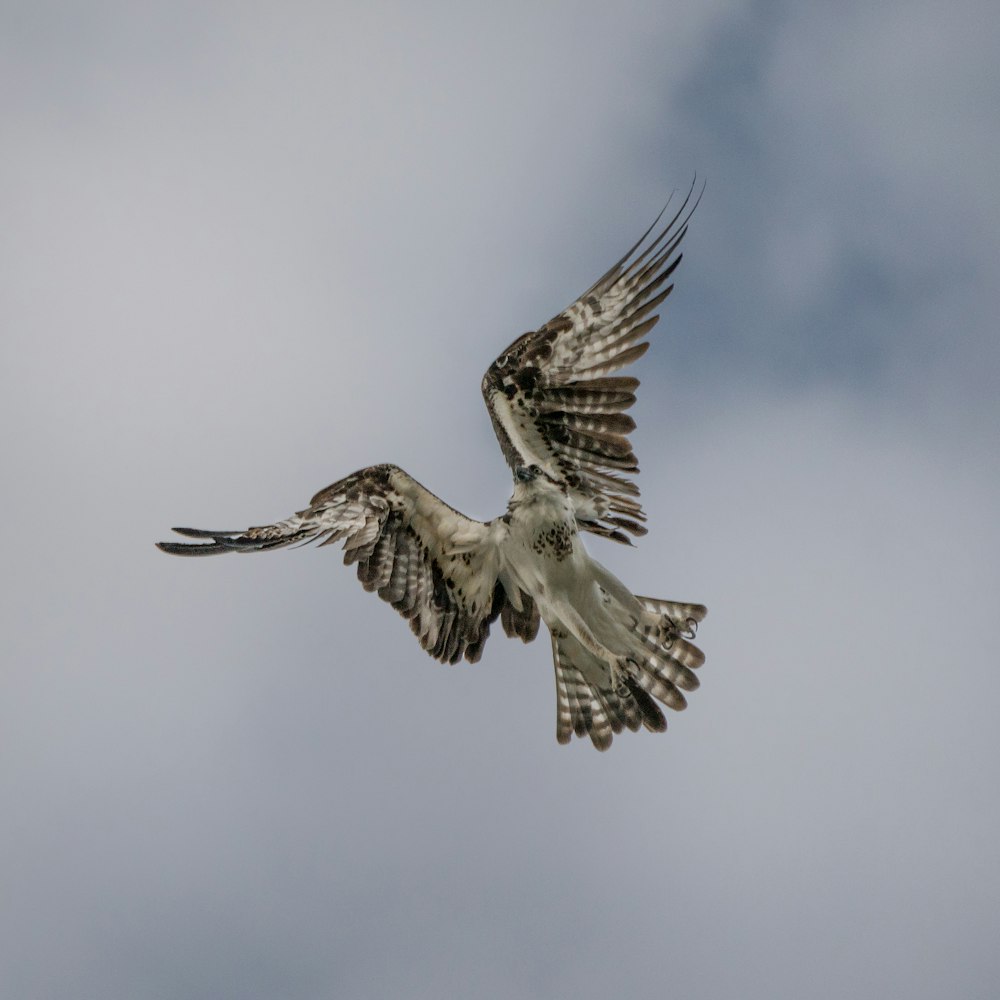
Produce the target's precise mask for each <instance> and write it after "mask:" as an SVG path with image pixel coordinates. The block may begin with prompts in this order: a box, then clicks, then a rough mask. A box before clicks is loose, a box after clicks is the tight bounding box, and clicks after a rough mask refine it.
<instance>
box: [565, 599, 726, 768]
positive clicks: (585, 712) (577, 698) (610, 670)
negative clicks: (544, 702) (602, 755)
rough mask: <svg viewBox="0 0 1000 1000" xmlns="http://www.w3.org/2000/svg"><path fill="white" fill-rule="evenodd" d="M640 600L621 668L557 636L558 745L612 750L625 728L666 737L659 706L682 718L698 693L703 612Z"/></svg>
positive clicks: (690, 606)
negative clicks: (690, 695)
mask: <svg viewBox="0 0 1000 1000" xmlns="http://www.w3.org/2000/svg"><path fill="white" fill-rule="evenodd" d="M636 599H637V600H638V601H639V603H640V605H641V607H642V614H641V617H640V619H639V621H638V622H636V621H635V620H634V618H632V619H630V622H629V624H630V626H631V628H630V630H629V636H630V639H629V648H628V651H627V653H626V654H625V656H624V657H622V659H621V661H619V663H615V664H609V663H607V662H606V661H605V660H603V659H601V658H599V657H598V656H596V655H595V654H594V653H593V652H591V651H590V650H588V649H587V648H585V647H584V645H583V644H582V643H581V642H580V641H579V640H578V639H577V638H576V637H575V636H573V635H572V634H570V633H569V632H568V631H567V630H564V629H560V628H556V629H553V630H552V655H553V660H554V664H555V673H556V712H557V715H556V738H557V739H558V740H559V742H560V743H568V742H569V741H570V739H571V738H572V736H573V734H574V733H575V734H576V735H577V736H581V737H582V736H589V737H590V739H591V742H592V743H593V744H594V746H595V747H597V749H598V750H607V748H608V747H609V746H611V741H612V739H613V736H614V734H615V733H620V732H621V731H622V730H623V729H631V730H632V731H633V732H634V731H636V730H638V729H639V728H640V727H641V726H645V727H646V728H647V729H649V730H651V731H652V732H662V731H663V730H664V729H666V728H667V720H666V717H665V716H664V714H663V711H662V710H661V708H660V705H659V704H657V702H660V703H662V704H663V705H666V706H667V707H668V708H672V709H674V710H676V711H680V710H681V709H683V708H685V707H686V706H687V701H686V699H685V697H684V694H683V692H684V691H694V690H695V689H696V688H697V687H698V684H699V681H698V677H697V675H696V674H695V673H694V671H695V670H697V669H698V667H700V666H701V665H702V663H704V662H705V655H704V653H702V651H701V650H700V649H699V648H698V647H697V646H695V645H694V643H693V642H692V641H691V640H693V639H694V636H695V632H696V631H697V627H698V623H699V622H700V621H701V620H702V619H703V618H704V617H705V614H706V609H705V607H704V605H701V604H685V603H682V602H678V601H663V600H658V599H656V598H651V597H638V598H636ZM620 663H624V664H625V666H624V669H623V668H621V666H620Z"/></svg>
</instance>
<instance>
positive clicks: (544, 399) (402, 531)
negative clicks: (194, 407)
mask: <svg viewBox="0 0 1000 1000" xmlns="http://www.w3.org/2000/svg"><path fill="white" fill-rule="evenodd" d="M692 195H693V188H692V190H691V191H689V192H688V195H687V197H686V198H685V199H684V203H683V204H682V205H681V206H680V209H679V210H678V211H677V213H676V214H675V215H674V216H673V218H671V219H670V221H669V223H667V224H666V225H665V226H664V227H663V228H662V229H661V230H660V231H659V232H658V233H656V234H654V235H652V236H651V234H653V233H654V230H655V229H656V227H657V226H658V224H659V222H660V219H661V218H662V216H663V214H664V212H665V211H666V209H664V210H663V211H661V213H660V216H658V217H657V219H656V220H655V221H654V223H653V225H652V226H650V228H649V229H648V230H647V231H646V232H645V233H644V234H643V235H642V237H641V238H640V239H639V240H638V241H637V242H636V244H635V245H634V246H633V247H632V248H631V249H630V250H629V251H628V252H627V253H626V254H625V255H624V256H623V257H622V258H621V260H619V261H618V262H617V263H616V264H615V265H614V266H613V267H612V268H611V269H610V270H609V271H608V272H607V273H606V274H604V275H603V276H602V277H601V278H599V279H598V280H597V282H595V284H594V285H592V286H591V287H590V288H589V289H588V290H587V291H586V292H584V293H583V294H582V295H581V296H580V297H579V298H578V299H577V300H576V301H575V302H574V303H573V304H572V305H570V306H569V307H568V308H567V309H565V310H563V312H561V313H559V315H558V316H556V317H554V318H553V319H551V320H549V322H548V323H546V324H545V325H544V326H542V327H540V328H539V329H537V330H535V331H533V332H530V333H526V334H524V335H523V336H521V337H519V338H518V339H517V340H515V341H514V342H513V343H512V344H511V345H510V346H509V347H508V348H507V349H506V350H505V351H504V352H503V353H502V354H501V355H500V356H499V357H498V358H497V359H496V361H494V362H493V364H492V365H491V366H490V368H489V370H488V371H487V372H486V375H485V376H484V377H483V382H482V391H483V396H484V398H485V400H486V407H487V409H488V410H489V414H490V419H491V420H492V423H493V429H494V431H495V433H496V436H497V439H498V441H499V443H500V448H501V449H502V451H503V454H504V457H505V458H506V460H507V464H508V465H509V466H510V468H511V471H512V473H513V480H514V492H513V496H512V497H511V499H510V501H509V503H508V504H507V511H506V513H504V514H502V515H501V516H499V517H496V518H494V519H493V520H491V521H486V522H482V521H476V520H473V519H472V518H468V517H466V516H465V515H464V514H460V513H459V512H458V511H457V510H455V509H454V508H452V507H449V506H448V504H446V503H445V502H444V501H443V500H441V499H439V498H438V497H436V496H435V495H434V494H433V493H431V492H429V491H428V490H427V489H425V488H424V487H423V486H421V484H420V483H418V482H417V481H416V480H415V479H413V478H412V477H410V476H409V475H407V473H405V472H404V471H403V470H402V469H400V468H398V467H397V466H395V465H372V466H369V467H368V468H366V469H361V470H359V471H358V472H355V473H354V474H353V475H350V476H347V477H346V478H345V479H341V480H340V481H339V482H336V483H334V484H333V485H332V486H328V487H327V488H326V489H324V490H321V491H320V492H319V493H317V494H316V495H315V496H314V497H313V498H312V500H311V501H310V503H309V506H308V507H306V509H305V510H301V511H299V512H298V513H297V514H293V515H292V516H291V517H288V518H286V519H285V520H284V521H278V522H277V523H276V524H268V525H264V526H262V527H256V528H248V529H247V530H246V531H204V530H199V529H195V528H174V529H173V530H174V531H176V532H177V533H178V534H180V535H183V536H185V537H187V538H192V539H197V540H198V541H195V542H160V543H158V545H159V548H161V549H162V550H163V551H164V552H169V553H171V554H173V555H184V556H205V555H217V554H219V553H224V552H260V551H263V550H265V549H277V548H283V547H285V546H288V545H295V544H300V543H307V542H314V541H315V542H318V543H319V544H320V545H330V544H332V543H334V542H343V550H344V562H345V563H346V564H348V565H350V564H352V563H357V564H358V570H357V572H358V578H359V579H360V580H361V584H362V586H363V587H364V588H365V590H369V591H375V592H376V593H378V595H379V597H381V598H382V599H383V600H385V601H388V602H389V603H390V604H391V605H392V606H393V607H394V608H395V609H396V610H397V611H398V612H399V613H400V614H401V615H402V616H403V617H404V618H406V619H408V620H409V622H410V627H411V629H412V630H413V632H414V634H415V635H416V636H417V638H418V640H419V642H420V645H421V646H423V648H424V649H425V650H426V651H427V652H428V653H430V655H431V656H433V657H434V658H435V659H438V660H441V661H444V662H448V663H456V662H458V661H459V660H461V659H462V658H463V657H464V658H465V659H466V660H468V661H469V662H470V663H474V662H476V661H477V660H478V659H479V658H480V656H481V655H482V652H483V646H484V644H485V643H486V639H487V637H488V636H489V632H490V626H491V625H492V624H493V623H494V622H495V621H496V620H497V618H499V619H500V622H501V625H502V626H503V629H504V631H505V632H506V633H507V635H508V636H511V637H514V636H517V637H518V638H520V639H522V640H523V641H524V642H530V641H531V640H532V639H534V638H535V636H536V635H537V634H538V629H539V622H540V621H543V622H545V625H546V626H547V628H548V630H549V634H550V636H551V640H552V655H553V660H554V663H555V676H556V709H557V710H556V739H557V740H558V741H559V742H560V743H568V742H569V741H570V739H571V737H572V736H573V734H574V733H575V734H576V735H577V736H580V737H583V736H589V737H590V739H591V741H592V742H593V744H594V746H595V747H597V749H598V750H606V749H607V748H608V747H609V746H611V742H612V738H613V734H615V733H619V732H621V731H622V730H623V729H630V730H633V731H635V730H638V729H639V728H640V727H642V726H645V727H646V728H647V729H649V730H652V731H653V732H662V731H663V730H664V729H666V727H667V721H666V718H665V717H664V714H663V711H662V710H661V708H660V705H664V706H667V707H668V708H672V709H682V708H684V707H685V705H686V701H685V696H684V692H689V691H693V690H694V689H695V688H697V687H698V678H697V676H696V674H695V670H697V668H698V667H700V666H701V665H702V663H703V662H704V655H703V653H702V652H701V650H700V649H698V647H697V646H695V645H694V644H693V642H692V640H693V639H694V636H695V632H696V629H697V625H698V623H699V622H700V621H701V620H702V619H703V618H704V617H705V614H706V609H705V607H704V606H703V605H701V604H689V603H684V602H681V601H669V600H660V599H657V598H652V597H637V596H635V595H634V594H632V592H631V591H630V590H629V589H628V588H627V587H626V586H625V585H624V584H623V583H622V582H621V581H620V580H618V579H617V577H615V576H614V575H612V574H611V573H610V572H609V571H608V570H607V569H606V568H605V567H604V566H602V565H601V564H600V563H599V562H597V561H596V560H595V559H593V558H591V556H590V555H589V554H588V552H587V550H586V548H585V547H584V544H583V538H582V536H581V533H582V532H585V531H586V532H590V533H591V534H595V535H599V536H601V537H603V538H609V539H612V540H613V541H616V542H622V543H625V544H631V541H630V539H629V537H628V536H629V535H632V536H640V535H644V534H645V533H646V529H645V527H644V526H643V522H644V521H645V520H646V518H645V515H644V514H643V511H642V508H641V506H640V504H639V501H638V496H639V489H638V487H637V486H636V485H635V483H634V482H633V481H632V480H631V479H630V478H628V477H629V476H630V475H633V474H635V473H637V472H638V471H639V470H638V466H637V464H636V457H635V454H634V453H633V451H632V448H631V445H630V444H629V440H628V434H629V432H630V431H632V430H633V429H634V428H635V421H634V420H633V419H632V418H631V417H630V416H628V415H627V414H626V413H625V411H626V410H628V409H629V407H631V406H632V404H633V403H634V402H635V390H636V387H637V386H638V385H639V381H638V379H635V378H631V377H628V376H623V375H618V374H614V373H616V372H618V371H619V369H621V368H624V367H625V366H626V365H628V364H630V363H631V362H633V361H636V360H638V359H639V358H640V357H641V356H642V355H643V354H644V353H645V352H646V349H647V348H648V347H649V342H648V341H647V340H646V339H645V338H646V336H647V335H648V334H649V332H650V331H651V330H652V329H653V327H654V326H655V325H656V322H657V320H658V319H659V315H658V310H659V308H660V307H661V306H662V304H663V302H664V300H665V299H666V298H667V296H668V295H669V294H670V292H671V290H672V289H673V284H672V283H670V279H671V276H672V275H673V273H674V271H675V269H676V268H677V265H678V264H679V263H680V261H681V256H682V255H681V253H680V252H679V250H678V247H679V245H680V243H681V240H682V239H683V237H684V234H685V233H686V232H687V225H688V222H689V220H690V218H691V213H692V212H693V211H694V209H695V208H696V207H697V204H698V200H699V199H700V194H699V196H698V198H695V199H694V200H693V201H692ZM668 204H669V203H668Z"/></svg>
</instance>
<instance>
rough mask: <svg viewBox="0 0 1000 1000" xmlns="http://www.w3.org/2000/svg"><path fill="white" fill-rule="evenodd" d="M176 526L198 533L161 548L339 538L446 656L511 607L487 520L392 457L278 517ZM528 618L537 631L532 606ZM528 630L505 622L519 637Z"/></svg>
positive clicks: (450, 658) (188, 551)
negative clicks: (242, 527) (222, 525)
mask: <svg viewBox="0 0 1000 1000" xmlns="http://www.w3.org/2000/svg"><path fill="white" fill-rule="evenodd" d="M174 531H176V532H178V534H181V535H184V536H185V537H188V538H196V539H203V541H200V542H194V543H191V542H187V543H185V542H159V543H158V547H159V548H160V549H162V550H163V551H164V552H169V553H171V554H173V555H184V556H204V555H217V554H219V553H223V552H260V551H262V550H264V549H276V548H282V547H283V546H286V545H295V544H306V543H308V542H313V541H318V542H319V544H320V545H329V544H331V543H333V542H338V541H343V543H344V562H345V563H346V564H348V565H350V564H351V563H355V562H356V563H357V564H358V578H359V579H360V580H361V583H362V585H363V586H364V588H365V590H374V591H377V592H378V595H379V597H381V598H382V599H383V600H385V601H388V602H389V603H390V604H392V606H393V607H394V608H395V609H396V610H397V611H398V612H399V613H400V614H401V615H402V616H403V617H404V618H407V619H409V621H410V627H411V628H412V629H413V632H414V634H415V635H416V636H417V638H418V639H419V640H420V644H421V646H423V648H424V649H426V650H427V652H428V653H430V654H431V655H432V656H433V657H435V658H436V659H439V660H443V661H445V662H449V663H456V662H457V661H458V660H460V659H461V658H462V657H463V656H464V657H465V658H466V659H467V660H469V661H470V662H475V661H476V660H478V659H479V657H480V655H481V654H482V650H483V644H484V643H485V642H486V638H487V636H488V635H489V631H490V624H491V623H492V622H493V621H495V620H496V618H497V617H498V616H499V615H500V613H501V612H504V626H505V627H508V621H507V619H508V618H509V617H510V616H511V614H513V611H512V609H509V608H507V607H506V604H507V602H506V595H505V592H504V589H503V586H502V585H501V584H500V583H499V582H498V580H497V575H498V572H499V554H498V549H497V545H496V542H495V541H494V540H493V538H492V536H491V534H490V530H489V527H488V526H487V525H485V524H483V523H482V522H481V521H475V520H473V519H471V518H468V517H466V516H465V515H464V514H460V513H459V512H458V511H457V510H454V509H452V508H451V507H449V506H448V505H447V504H446V503H445V502H444V501H443V500H440V499H439V498H438V497H436V496H434V494H433V493H431V492H430V491H429V490H426V489H424V487H423V486H421V485H420V483H418V482H417V481H416V480H415V479H413V478H412V477H410V476H408V475H407V474H406V473H405V472H403V470H402V469H399V468H397V467H396V466H395V465H373V466H371V467H370V468H367V469H361V470H360V471H359V472H355V473H354V474H353V475H351V476H347V478H345V479H341V480H340V481H339V482H337V483H334V484H333V485H332V486H328V487H327V488H326V489H325V490H321V491H320V492H319V493H317V494H316V496H314V497H313V498H312V501H311V502H310V504H309V506H308V507H307V508H306V509H305V510H302V511H299V512H298V513H297V514H293V515H292V516H291V517H289V518H287V519H286V520H284V521H279V522H278V523H277V524H269V525H265V526H263V527H258V528H248V529H247V530H246V531H242V532H238V531H203V530H200V529H196V528H174ZM532 610H533V609H532ZM529 617H530V616H529ZM534 619H535V621H534V628H535V631H537V628H538V623H537V612H535V613H534ZM528 624H530V622H529V623H528ZM526 629H527V625H525V626H524V627H522V628H521V629H520V630H518V629H517V628H514V627H513V626H511V627H508V631H509V632H511V634H520V635H521V636H522V638H525V641H527V639H528V638H529V637H526V636H525V635H524V632H525V630H526ZM529 631H530V630H529ZM530 637H533V634H532V636H530Z"/></svg>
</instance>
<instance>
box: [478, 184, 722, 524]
mask: <svg viewBox="0 0 1000 1000" xmlns="http://www.w3.org/2000/svg"><path fill="white" fill-rule="evenodd" d="M702 190H704V188H702ZM700 198H701V194H698V195H697V197H695V189H694V185H692V187H691V190H690V191H689V192H688V194H687V196H686V197H685V199H684V202H683V204H682V205H681V206H680V208H679V209H678V211H677V213H676V214H675V215H674V216H673V218H671V219H670V221H669V222H668V223H667V224H666V225H665V226H664V227H663V229H662V230H661V231H660V233H659V234H658V235H656V236H655V237H654V238H653V239H652V240H650V241H649V242H648V244H647V245H646V246H645V247H644V248H643V249H640V248H642V247H643V244H644V243H646V241H647V239H648V238H649V235H650V233H652V232H653V230H654V229H655V227H656V225H657V224H658V223H659V221H660V217H661V216H662V215H663V213H662V212H661V213H660V216H658V217H657V219H656V220H655V221H654V223H653V225H652V226H650V228H649V229H648V230H646V232H645V233H644V234H643V236H642V237H641V238H640V239H639V240H638V242H636V243H635V244H634V245H633V246H632V247H631V249H630V250H629V251H628V253H626V254H625V255H624V256H623V257H622V258H621V259H620V260H619V261H618V262H617V263H616V264H615V265H614V266H613V267H611V268H610V270H608V271H607V272H606V273H605V274H604V275H602V277H600V278H599V279H598V280H597V281H596V282H595V283H594V284H593V285H592V286H591V287H590V288H589V289H587V291H586V292H584V293H583V295H581V296H580V297H579V298H578V299H577V300H576V302H574V303H573V304H572V305H570V306H568V307H567V308H566V309H564V310H563V311H562V312H561V313H560V314H559V315H558V316H555V317H553V318H552V319H551V320H549V322H548V323H546V324H545V325H544V326H542V327H541V328H540V329H538V330H535V331H534V332H532V333H526V334H524V335H523V336H522V337H519V338H518V339H517V340H515V341H514V343H512V344H511V345H510V346H509V347H508V348H507V349H506V350H505V351H504V352H503V353H502V354H501V355H500V357H498V358H497V359H496V361H494V363H493V364H492V365H491V366H490V369H489V370H488V371H487V373H486V375H485V376H484V377H483V386H482V388H483V396H484V398H485V400H486V406H487V409H488V410H489V412H490V419H491V420H492V422H493V429H494V431H495V432H496V435H497V440H498V441H499V443H500V447H501V449H502V451H503V453H504V457H505V458H506V459H507V463H508V464H509V465H510V466H511V468H512V469H517V467H518V466H528V465H538V466H540V467H541V468H543V469H544V470H545V471H546V472H547V473H548V474H549V476H551V477H553V478H555V479H557V480H559V481H561V482H562V483H564V484H565V486H566V487H567V492H568V494H569V496H570V497H571V498H572V499H573V501H574V504H575V506H576V510H577V524H578V526H579V527H580V528H581V529H583V530H587V531H592V532H595V533H596V534H600V535H605V536H607V537H609V538H613V539H615V540H616V541H621V542H626V543H627V542H628V537H627V536H626V535H625V534H623V531H627V532H629V533H630V534H633V535H638V534H643V533H644V531H645V529H644V528H642V526H641V524H640V523H639V522H641V521H643V520H645V518H644V517H643V515H642V510H641V508H640V507H639V505H638V504H637V503H635V502H634V501H631V500H629V501H627V506H626V507H623V506H622V504H623V499H624V498H625V497H635V496H638V494H639V490H638V487H636V486H635V484H634V483H633V482H632V481H631V480H628V479H625V478H623V475H622V474H624V475H634V474H636V473H637V472H638V471H639V468H638V464H637V459H636V456H635V454H634V452H633V451H632V446H631V444H630V443H629V440H628V435H629V433H630V432H631V431H633V430H634V429H635V421H634V420H632V418H631V417H628V416H626V415H625V414H624V413H623V411H624V410H627V409H628V408H629V407H630V406H631V405H632V404H633V403H634V402H635V389H636V388H637V387H638V385H639V382H638V379H635V378H632V377H629V376H621V375H615V374H614V373H615V372H617V371H619V370H620V369H622V368H624V367H625V366H627V365H630V364H631V363H632V362H634V361H637V360H638V359H639V358H641V357H642V355H643V354H645V353H646V351H647V350H648V348H649V341H648V340H646V339H645V338H646V337H647V335H648V334H649V333H650V331H651V330H652V329H653V327H654V326H655V325H656V323H657V322H658V321H659V315H658V313H657V310H658V309H659V307H660V306H661V305H662V304H663V303H664V302H665V301H666V298H667V296H668V295H669V294H670V292H671V291H672V289H673V285H672V284H668V283H667V282H668V281H669V280H670V277H671V275H672V274H673V272H674V270H675V269H676V268H677V265H678V264H679V263H680V261H681V257H682V254H681V253H680V252H679V250H678V247H679V245H680V242H681V240H682V239H683V238H684V234H685V233H686V232H687V225H688V221H689V219H690V218H691V213H692V212H693V211H694V210H695V208H697V206H698V201H699V200H700ZM664 211H665V209H664ZM617 514H626V515H627V517H626V518H625V519H622V518H619V517H616V516H615V515H617ZM619 529H622V530H619Z"/></svg>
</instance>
